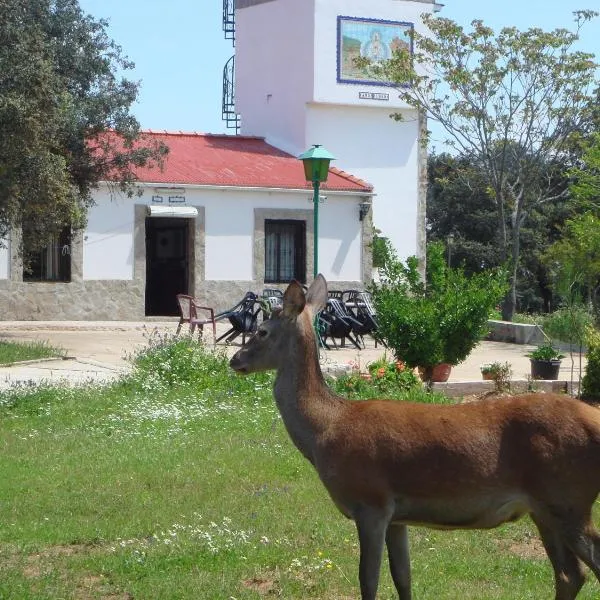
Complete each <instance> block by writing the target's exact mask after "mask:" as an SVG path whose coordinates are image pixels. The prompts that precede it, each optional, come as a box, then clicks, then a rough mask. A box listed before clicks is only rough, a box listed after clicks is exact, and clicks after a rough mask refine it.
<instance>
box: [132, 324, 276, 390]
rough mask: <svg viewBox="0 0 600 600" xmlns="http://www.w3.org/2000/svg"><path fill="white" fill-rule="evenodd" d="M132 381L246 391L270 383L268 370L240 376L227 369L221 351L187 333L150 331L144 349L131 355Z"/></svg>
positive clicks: (150, 385) (157, 385)
mask: <svg viewBox="0 0 600 600" xmlns="http://www.w3.org/2000/svg"><path fill="white" fill-rule="evenodd" d="M132 362H133V366H134V368H133V373H132V376H131V379H132V382H133V383H135V384H136V385H141V386H142V387H145V388H146V389H156V388H170V387H176V386H177V387H197V388H200V389H206V388H209V389H211V390H212V391H214V392H223V391H225V392H231V391H238V392H243V391H247V392H248V393H252V392H253V391H254V389H255V387H256V386H257V385H260V386H265V385H270V384H272V382H273V374H272V373H268V372H265V373H254V374H252V375H250V376H247V377H240V376H239V375H237V374H236V373H234V371H232V369H230V368H229V359H228V357H227V355H226V354H225V352H224V351H223V350H217V351H213V350H209V349H207V348H206V346H205V345H204V344H203V343H202V342H197V341H195V340H193V339H192V338H191V337H189V336H179V337H178V336H174V335H172V334H160V333H159V332H157V331H154V332H152V333H151V334H150V336H149V338H148V344H147V346H146V347H145V348H142V349H141V350H139V351H138V352H137V353H135V355H134V356H133V357H132Z"/></svg>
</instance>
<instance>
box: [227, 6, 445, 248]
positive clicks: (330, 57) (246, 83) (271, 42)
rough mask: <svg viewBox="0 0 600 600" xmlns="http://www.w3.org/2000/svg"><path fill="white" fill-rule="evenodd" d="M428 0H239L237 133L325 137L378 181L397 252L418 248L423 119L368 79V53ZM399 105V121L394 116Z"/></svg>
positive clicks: (302, 142) (351, 167)
mask: <svg viewBox="0 0 600 600" xmlns="http://www.w3.org/2000/svg"><path fill="white" fill-rule="evenodd" d="M437 8H438V5H437V4H436V3H435V2H434V0H236V12H235V19H236V59H235V60H236V64H235V71H236V80H235V93H236V99H235V103H236V112H238V113H239V114H240V115H241V127H242V129H241V132H242V134H245V135H257V136H263V137H265V138H266V139H267V141H268V142H269V143H271V144H273V145H274V146H277V147H279V148H281V149H283V150H285V151H287V152H290V153H292V154H296V155H297V154H300V153H301V152H303V151H304V150H306V149H307V148H310V147H311V146H312V145H313V144H322V145H323V146H325V147H326V148H327V149H328V150H329V151H331V152H332V153H333V154H334V155H335V156H336V157H337V159H338V160H337V161H336V162H335V163H334V164H335V166H337V167H339V168H341V169H343V170H345V171H348V172H350V173H352V174H353V175H356V176H358V177H361V178H362V179H364V180H366V181H367V182H369V183H371V184H372V185H373V186H374V189H375V194H376V197H375V200H374V206H373V222H374V225H375V227H376V228H378V229H380V230H381V232H382V235H384V236H386V237H388V238H389V239H390V241H391V242H392V244H393V245H394V247H395V248H396V250H397V252H398V254H399V255H400V257H401V258H405V257H406V256H409V255H411V254H417V255H418V256H423V255H424V244H425V188H426V158H427V157H426V150H425V148H424V147H423V144H421V143H420V137H421V135H420V134H421V131H422V127H423V123H422V122H421V121H420V120H419V117H418V114H417V113H416V111H414V110H412V109H410V108H409V107H408V106H407V105H406V104H405V103H403V102H402V101H401V100H400V99H399V97H398V93H397V92H395V90H394V88H393V87H390V86H389V85H385V84H382V82H378V81H373V80H370V79H367V76H366V74H365V73H363V72H360V71H359V70H358V69H357V68H356V65H355V62H354V60H353V59H354V57H356V56H359V55H367V56H369V57H371V58H372V59H374V60H377V59H385V58H387V57H389V56H390V55H391V52H392V50H393V48H394V47H395V46H396V45H397V44H406V43H410V42H409V38H408V37H407V35H406V32H407V31H408V30H409V29H410V28H413V27H414V28H416V29H417V30H418V31H423V30H424V26H423V24H422V20H421V17H420V15H422V14H423V13H424V12H433V11H435V10H437ZM394 112H401V113H402V114H403V120H402V121H394V120H393V119H391V118H390V115H391V114H392V113H394Z"/></svg>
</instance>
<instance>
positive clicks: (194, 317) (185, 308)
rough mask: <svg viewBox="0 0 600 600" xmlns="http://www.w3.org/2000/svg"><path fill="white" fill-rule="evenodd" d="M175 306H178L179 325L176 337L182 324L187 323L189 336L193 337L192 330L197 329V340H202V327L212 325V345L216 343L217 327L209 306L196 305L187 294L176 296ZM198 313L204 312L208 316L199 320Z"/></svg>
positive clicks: (212, 311) (193, 299) (213, 313)
mask: <svg viewBox="0 0 600 600" xmlns="http://www.w3.org/2000/svg"><path fill="white" fill-rule="evenodd" d="M177 304H178V305H179V313H180V315H179V323H178V325H177V332H176V335H179V332H180V331H181V327H182V326H183V324H184V323H189V326H190V335H194V330H195V329H196V327H198V338H199V339H201V338H202V334H203V333H204V326H205V325H208V324H209V323H210V324H212V330H213V344H216V343H217V326H216V321H215V312H214V310H213V309H212V308H210V307H209V306H200V305H199V304H197V303H196V300H195V298H194V297H193V296H189V295H188V294H177ZM200 311H205V312H206V313H207V315H208V316H206V317H205V318H201V317H200V316H199V312H200Z"/></svg>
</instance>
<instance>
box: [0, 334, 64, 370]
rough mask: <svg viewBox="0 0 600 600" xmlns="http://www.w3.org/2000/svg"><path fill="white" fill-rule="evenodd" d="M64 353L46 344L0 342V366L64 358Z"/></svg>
mask: <svg viewBox="0 0 600 600" xmlns="http://www.w3.org/2000/svg"><path fill="white" fill-rule="evenodd" d="M64 354H65V353H64V351H63V350H60V349H59V348H54V347H53V346H50V345H49V344H48V343H47V342H27V343H23V342H8V341H5V340H0V365H10V364H12V363H15V362H20V361H24V360H36V359H40V358H55V357H59V356H64Z"/></svg>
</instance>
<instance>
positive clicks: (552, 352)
mask: <svg viewBox="0 0 600 600" xmlns="http://www.w3.org/2000/svg"><path fill="white" fill-rule="evenodd" d="M526 356H528V357H529V358H531V359H533V360H560V359H561V358H564V357H565V355H564V354H562V352H561V351H560V350H558V349H557V348H555V347H554V346H553V345H552V344H551V343H550V342H548V343H546V344H541V345H540V346H538V347H537V348H536V349H535V350H532V351H531V352H528V353H527V354H526Z"/></svg>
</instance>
